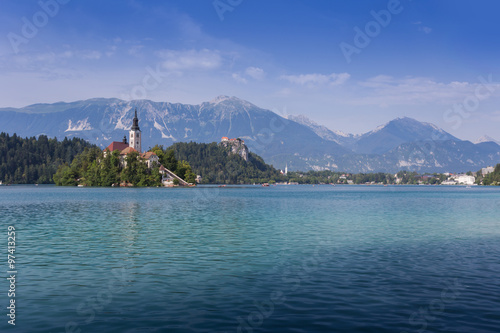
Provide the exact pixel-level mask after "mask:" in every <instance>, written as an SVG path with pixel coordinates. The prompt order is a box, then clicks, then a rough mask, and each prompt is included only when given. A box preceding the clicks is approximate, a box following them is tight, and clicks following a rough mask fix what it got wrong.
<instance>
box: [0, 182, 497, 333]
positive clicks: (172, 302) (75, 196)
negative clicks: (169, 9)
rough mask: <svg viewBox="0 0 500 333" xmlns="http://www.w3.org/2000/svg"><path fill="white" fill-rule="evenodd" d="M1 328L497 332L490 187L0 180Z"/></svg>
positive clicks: (494, 204) (494, 216)
mask: <svg viewBox="0 0 500 333" xmlns="http://www.w3.org/2000/svg"><path fill="white" fill-rule="evenodd" d="M0 208H1V214H2V218H1V221H2V222H1V228H2V230H3V231H2V235H4V236H3V238H2V240H0V241H1V242H3V244H2V245H1V248H3V249H4V250H3V253H4V254H5V255H4V256H3V258H4V259H2V260H3V263H2V264H1V267H2V270H3V274H2V276H7V270H8V267H7V228H8V226H14V227H15V229H16V252H15V256H16V263H15V264H16V267H15V268H16V270H17V275H16V297H15V300H16V321H15V323H16V326H15V328H14V327H11V325H9V324H8V323H7V321H8V320H9V317H8V316H6V314H7V311H8V310H7V309H6V307H7V306H8V304H9V303H8V302H9V299H10V298H8V296H7V292H8V289H9V284H8V283H7V280H6V279H2V281H1V283H0V295H1V296H0V302H1V308H2V309H3V310H2V313H1V316H0V318H2V319H1V322H0V331H1V332H10V331H12V332H424V331H425V332H499V331H500V218H499V216H500V188H487V187H473V188H465V187H444V186H443V187H434V186H432V187H431V186H413V187H412V186H388V187H383V186H335V187H334V186H326V185H325V186H314V187H313V186H271V187H268V188H265V187H258V186H248V187H235V188H231V187H226V188H218V187H212V188H201V187H199V188H190V189H157V188H154V189H135V188H116V189H115V188H109V189H105V188H56V187H51V186H39V187H35V186H9V187H7V186H2V187H0Z"/></svg>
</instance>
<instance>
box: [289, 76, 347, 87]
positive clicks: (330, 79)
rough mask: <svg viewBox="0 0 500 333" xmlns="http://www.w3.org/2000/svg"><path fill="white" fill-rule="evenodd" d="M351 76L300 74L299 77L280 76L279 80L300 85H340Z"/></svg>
mask: <svg viewBox="0 0 500 333" xmlns="http://www.w3.org/2000/svg"><path fill="white" fill-rule="evenodd" d="M350 77H351V75H349V74H348V73H340V74H336V73H332V74H330V75H324V74H301V75H282V76H281V79H283V80H287V81H288V82H290V83H294V84H300V85H322V84H330V85H334V86H336V85H341V84H343V83H344V82H346V81H347V80H348V79H349V78H350Z"/></svg>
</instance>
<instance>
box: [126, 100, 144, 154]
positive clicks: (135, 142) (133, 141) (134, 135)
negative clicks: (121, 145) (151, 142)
mask: <svg viewBox="0 0 500 333" xmlns="http://www.w3.org/2000/svg"><path fill="white" fill-rule="evenodd" d="M129 138H130V143H129V147H132V148H134V149H135V150H137V151H138V152H139V153H142V146H141V130H140V129H139V118H137V109H135V116H134V120H133V121H132V127H131V128H130V131H129Z"/></svg>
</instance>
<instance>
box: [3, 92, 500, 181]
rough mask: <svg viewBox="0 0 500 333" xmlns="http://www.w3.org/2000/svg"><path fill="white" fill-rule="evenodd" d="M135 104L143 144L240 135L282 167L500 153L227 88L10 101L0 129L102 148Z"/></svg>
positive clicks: (447, 162) (445, 165) (429, 161)
mask: <svg viewBox="0 0 500 333" xmlns="http://www.w3.org/2000/svg"><path fill="white" fill-rule="evenodd" d="M136 108H137V111H138V115H139V119H140V121H139V125H140V127H141V130H142V133H143V136H142V138H143V149H147V148H148V147H152V146H154V145H155V144H162V145H164V146H169V145H171V144H173V143H175V142H189V141H196V142H205V143H209V142H214V141H216V142H219V141H220V139H221V137H223V136H227V137H230V138H237V137H239V138H241V139H243V140H245V143H246V144H247V145H248V147H249V148H250V150H251V151H252V152H255V153H257V154H258V155H260V156H262V157H263V158H264V159H265V161H266V162H267V163H271V164H273V165H274V166H275V167H278V168H284V165H285V164H288V167H289V169H290V170H309V169H315V170H322V169H331V170H334V169H335V170H346V171H350V172H372V171H391V172H392V171H397V170H401V169H410V170H419V171H429V172H432V171H467V170H477V169H479V168H480V167H484V166H486V165H493V164H495V163H498V162H499V161H500V146H499V145H497V144H495V143H493V142H485V143H479V144H473V143H470V142H468V141H461V140H459V139H457V138H456V137H454V136H452V135H451V134H449V133H446V132H445V131H443V130H442V129H439V128H437V127H436V126H434V125H432V124H428V123H421V122H418V121H416V120H414V119H411V118H398V119H394V120H392V121H390V122H388V123H387V124H385V125H382V126H379V127H378V128H377V129H375V130H373V131H370V132H368V133H365V134H363V135H353V134H345V133H342V132H340V131H332V130H330V129H328V128H326V127H324V126H321V125H319V124H317V123H315V122H314V121H312V120H310V119H308V118H307V117H305V116H288V117H287V118H283V117H281V116H279V115H277V114H275V113H274V112H272V111H269V110H265V109H262V108H259V107H257V106H255V105H254V104H252V103H250V102H247V101H243V100H241V99H238V98H236V97H228V96H219V97H217V98H215V99H213V100H212V101H210V102H203V103H201V104H198V105H188V104H180V103H168V102H152V101H148V100H137V101H123V100H119V99H103V98H98V99H91V100H86V101H77V102H72V103H55V104H35V105H31V106H28V107H25V108H21V109H13V108H6V109H0V115H1V117H2V122H1V123H0V131H5V132H8V133H17V134H18V135H21V136H33V135H35V136H36V135H40V134H46V135H48V136H51V137H58V138H62V137H64V136H68V137H82V138H84V139H86V140H88V141H90V142H92V143H96V144H98V145H100V146H101V147H103V148H104V147H106V146H107V145H108V144H109V143H110V142H111V141H118V140H121V139H122V138H123V136H124V135H127V136H128V129H129V128H130V126H131V124H132V118H133V112H134V110H135V109H136Z"/></svg>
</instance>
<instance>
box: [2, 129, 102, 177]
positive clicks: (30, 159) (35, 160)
mask: <svg viewBox="0 0 500 333" xmlns="http://www.w3.org/2000/svg"><path fill="white" fill-rule="evenodd" d="M93 146H94V145H92V144H90V143H88V142H86V141H85V140H83V139H78V138H73V139H68V138H64V140H62V141H58V140H57V139H56V138H54V139H50V138H48V137H47V136H45V135H40V136H38V137H30V138H21V137H19V136H17V135H16V134H13V135H9V134H6V133H0V180H2V181H3V182H4V183H8V184H35V183H36V184H50V183H53V182H54V180H53V179H52V177H53V175H54V174H55V173H56V171H57V170H58V168H59V167H60V166H62V165H65V164H71V162H72V161H73V159H74V158H75V156H76V155H78V154H80V153H81V152H83V150H84V149H85V148H90V147H93ZM68 176H69V175H68Z"/></svg>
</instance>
